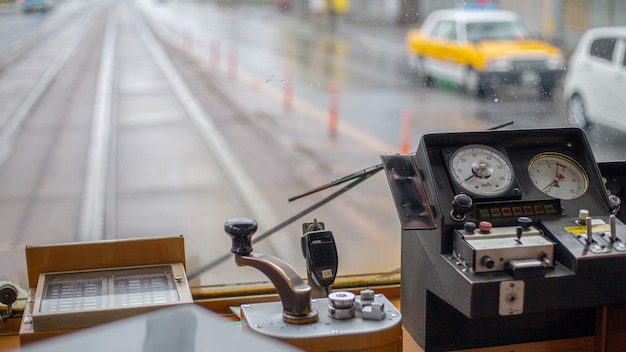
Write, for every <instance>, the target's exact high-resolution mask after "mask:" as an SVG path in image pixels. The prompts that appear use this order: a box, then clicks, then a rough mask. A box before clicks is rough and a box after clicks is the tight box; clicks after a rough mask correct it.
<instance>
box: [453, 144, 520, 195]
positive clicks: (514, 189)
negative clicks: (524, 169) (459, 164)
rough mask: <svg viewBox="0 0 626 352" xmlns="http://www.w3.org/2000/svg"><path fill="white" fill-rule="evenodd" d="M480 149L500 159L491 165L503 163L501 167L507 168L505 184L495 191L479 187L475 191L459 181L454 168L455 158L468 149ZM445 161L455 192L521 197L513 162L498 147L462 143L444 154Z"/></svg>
mask: <svg viewBox="0 0 626 352" xmlns="http://www.w3.org/2000/svg"><path fill="white" fill-rule="evenodd" d="M476 148H478V149H479V150H482V151H484V152H486V153H487V154H492V155H495V156H497V157H498V158H499V159H501V163H495V164H492V165H499V164H500V165H503V167H506V168H508V170H509V171H508V172H507V174H508V175H509V179H508V180H506V183H507V184H506V185H505V186H504V187H499V188H498V190H497V191H484V190H483V191H481V190H480V189H479V190H478V191H477V190H476V189H475V188H474V187H470V186H468V185H467V184H466V183H465V182H461V179H459V178H458V173H457V172H455V170H454V165H455V159H456V158H457V157H458V156H459V155H460V153H463V152H464V151H467V150H468V149H476ZM446 162H447V171H448V174H449V178H450V180H451V182H452V184H453V186H454V189H455V193H466V194H468V195H470V196H471V197H472V198H474V199H483V198H490V199H502V198H519V197H521V192H520V189H519V186H518V183H517V177H516V176H515V169H514V168H513V164H512V163H511V161H510V159H509V157H508V155H507V154H506V152H504V151H503V150H501V149H498V148H496V147H493V146H489V145H485V144H467V145H463V146H461V147H459V148H457V149H454V150H450V151H449V152H448V153H447V155H446Z"/></svg>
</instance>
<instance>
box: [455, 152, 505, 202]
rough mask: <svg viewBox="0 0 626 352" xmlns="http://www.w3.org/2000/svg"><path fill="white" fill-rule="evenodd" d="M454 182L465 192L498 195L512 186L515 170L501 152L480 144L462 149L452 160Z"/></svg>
mask: <svg viewBox="0 0 626 352" xmlns="http://www.w3.org/2000/svg"><path fill="white" fill-rule="evenodd" d="M449 168H450V174H451V175H452V180H453V182H454V183H456V184H457V185H458V186H459V187H460V188H461V189H462V190H464V191H466V192H468V193H472V194H475V195H480V196H497V195H500V194H502V193H504V192H505V191H507V190H508V189H509V188H510V187H511V185H512V184H513V167H512V166H511V163H510V161H509V159H508V158H507V157H506V155H504V153H502V152H500V151H499V150H497V149H495V148H492V147H488V146H486V145H481V144H470V145H466V146H464V147H462V148H459V149H458V150H457V151H456V152H454V154H453V155H452V158H451V159H450V163H449Z"/></svg>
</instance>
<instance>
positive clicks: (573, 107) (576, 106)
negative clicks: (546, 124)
mask: <svg viewBox="0 0 626 352" xmlns="http://www.w3.org/2000/svg"><path fill="white" fill-rule="evenodd" d="M567 120H568V121H569V123H570V124H571V125H572V126H576V127H580V128H585V127H587V126H588V125H589V121H588V120H587V114H586V113H585V103H584V102H583V98H581V97H580V95H578V94H575V95H573V96H572V97H571V98H570V100H569V101H568V102H567Z"/></svg>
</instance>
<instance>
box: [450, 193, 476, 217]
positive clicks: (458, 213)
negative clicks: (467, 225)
mask: <svg viewBox="0 0 626 352" xmlns="http://www.w3.org/2000/svg"><path fill="white" fill-rule="evenodd" d="M472 203H473V202H472V198H470V196H468V195H467V194H463V193H459V194H457V195H456V196H454V198H453V199H452V211H451V212H450V216H452V219H454V220H456V221H463V220H465V213H467V212H468V211H469V210H470V209H472Z"/></svg>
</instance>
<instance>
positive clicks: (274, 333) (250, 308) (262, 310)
mask: <svg viewBox="0 0 626 352" xmlns="http://www.w3.org/2000/svg"><path fill="white" fill-rule="evenodd" d="M357 297H358V296H357ZM376 300H377V301H379V302H381V303H383V304H384V310H385V317H384V319H382V320H366V319H362V317H361V316H360V314H359V313H357V315H356V316H355V317H354V318H352V319H348V320H338V319H333V318H331V317H329V315H328V314H327V312H328V306H329V300H328V298H321V299H314V300H312V301H311V305H312V308H313V309H315V310H317V311H319V321H318V322H316V323H311V324H305V325H302V324H298V325H295V324H288V323H285V322H284V321H283V316H282V305H281V303H280V302H269V303H258V304H244V305H242V306H241V318H242V320H243V321H244V329H245V330H248V331H253V332H255V333H259V334H262V335H265V336H268V337H272V338H275V339H278V340H281V341H283V342H286V343H288V344H290V345H293V346H296V347H298V348H302V349H304V350H306V351H319V352H321V351H362V350H370V349H371V350H376V351H402V316H401V314H400V311H398V310H397V309H396V308H395V307H394V306H393V304H392V303H391V302H390V301H389V300H388V299H387V298H386V297H384V296H383V295H377V296H376ZM374 347H376V348H374Z"/></svg>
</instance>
